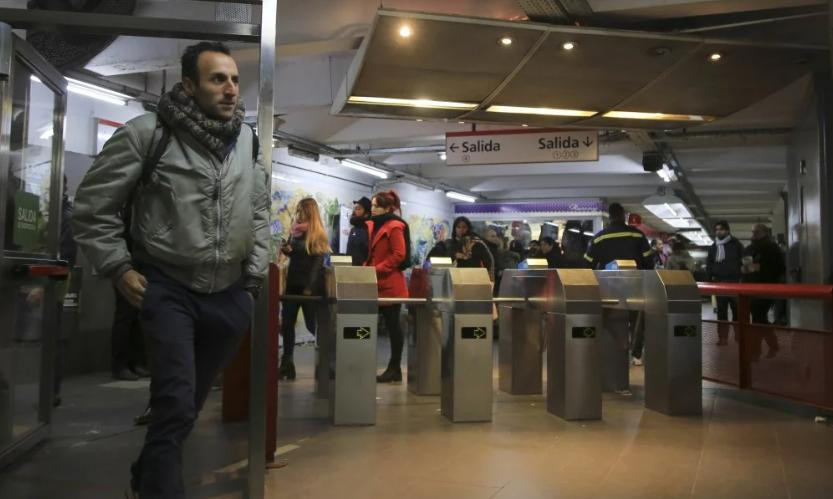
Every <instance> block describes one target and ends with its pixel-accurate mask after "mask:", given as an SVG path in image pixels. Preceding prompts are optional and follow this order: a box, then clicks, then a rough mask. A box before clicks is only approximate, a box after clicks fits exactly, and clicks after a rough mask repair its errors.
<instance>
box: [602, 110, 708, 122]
mask: <svg viewBox="0 0 833 499" xmlns="http://www.w3.org/2000/svg"><path fill="white" fill-rule="evenodd" d="M603 117H605V118H620V119H625V120H658V121H713V120H714V116H701V115H699V114H666V113H640V112H635V111H610V112H609V113H605V114H604V115H603Z"/></svg>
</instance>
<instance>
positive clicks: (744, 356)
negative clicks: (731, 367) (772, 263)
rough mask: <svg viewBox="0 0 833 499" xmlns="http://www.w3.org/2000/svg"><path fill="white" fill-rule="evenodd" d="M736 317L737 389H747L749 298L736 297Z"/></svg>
mask: <svg viewBox="0 0 833 499" xmlns="http://www.w3.org/2000/svg"><path fill="white" fill-rule="evenodd" d="M738 316H739V317H738V331H737V333H736V334H737V335H738V387H740V388H749V385H750V381H751V380H750V377H751V372H750V368H751V366H750V364H749V349H748V343H749V337H748V336H749V329H748V328H749V297H748V296H746V295H739V296H738Z"/></svg>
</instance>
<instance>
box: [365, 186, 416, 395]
mask: <svg viewBox="0 0 833 499" xmlns="http://www.w3.org/2000/svg"><path fill="white" fill-rule="evenodd" d="M370 213H371V217H370V220H368V221H367V232H368V234H369V238H370V250H369V258H368V260H367V263H366V264H365V265H367V266H370V267H375V269H376V281H377V285H378V287H379V297H380V298H407V297H408V286H407V285H406V283H405V276H404V275H403V274H402V271H403V270H405V269H406V268H408V265H410V261H411V244H410V243H411V235H410V230H409V229H408V224H407V223H406V222H405V221H404V220H402V218H401V217H400V216H399V215H401V213H402V208H401V202H400V200H399V195H398V194H397V193H396V191H393V190H390V191H385V192H377V193H376V194H374V195H373V198H372V199H371V202H370ZM397 213H398V214H399V215H397ZM401 309H402V305H401V304H399V303H396V304H384V305H382V304H380V305H379V314H380V315H381V316H382V320H384V321H385V328H386V329H387V331H388V334H389V335H390V361H389V362H388V367H387V369H385V371H384V372H383V373H382V374H380V375H378V376H376V381H377V382H378V383H392V382H393V383H395V382H401V381H402V367H401V363H402V347H403V345H404V337H403V335H402V325H401V324H400V322H399V313H400V311H401Z"/></svg>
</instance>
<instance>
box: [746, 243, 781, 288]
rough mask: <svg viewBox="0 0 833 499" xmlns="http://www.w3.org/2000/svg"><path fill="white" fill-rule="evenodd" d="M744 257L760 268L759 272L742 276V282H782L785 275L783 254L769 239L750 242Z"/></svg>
mask: <svg viewBox="0 0 833 499" xmlns="http://www.w3.org/2000/svg"><path fill="white" fill-rule="evenodd" d="M745 253H746V255H745V256H751V257H752V261H753V262H754V263H757V264H759V265H760V266H761V270H759V271H757V272H752V273H751V274H745V275H744V278H743V280H744V282H768V283H776V282H783V280H784V274H785V273H786V265H785V263H784V253H783V252H781V248H779V247H778V245H777V244H775V243H774V242H772V241H771V240H770V239H763V240H759V241H752V244H750V245H749V246H748V247H747V248H746V252H745Z"/></svg>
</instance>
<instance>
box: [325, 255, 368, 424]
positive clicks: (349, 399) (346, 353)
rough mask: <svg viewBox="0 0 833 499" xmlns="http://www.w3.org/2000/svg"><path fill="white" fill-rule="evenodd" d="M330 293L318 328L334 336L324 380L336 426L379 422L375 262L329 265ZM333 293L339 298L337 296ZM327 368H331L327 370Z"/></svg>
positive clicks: (330, 337)
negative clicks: (363, 265)
mask: <svg viewBox="0 0 833 499" xmlns="http://www.w3.org/2000/svg"><path fill="white" fill-rule="evenodd" d="M327 298H328V302H327V303H326V305H325V306H323V307H321V308H322V309H325V310H326V312H325V314H319V316H321V315H325V317H324V319H325V320H326V321H327V323H326V324H322V327H320V328H319V331H321V332H322V333H324V330H325V329H327V332H326V334H325V335H322V338H323V336H327V337H328V338H329V339H328V340H327V342H329V341H331V342H332V343H331V344H329V343H328V344H327V347H328V348H326V349H325V348H323V346H322V347H321V348H319V352H321V357H320V360H321V361H320V362H319V364H320V366H316V369H317V370H318V369H320V370H321V372H318V373H316V377H317V378H318V379H319V383H324V381H323V380H322V379H321V378H326V379H327V380H328V381H327V385H328V388H329V399H330V419H331V421H332V423H333V424H335V425H372V424H376V336H377V324H378V317H377V315H378V301H377V300H378V291H377V286H376V271H375V269H374V268H373V267H350V266H334V267H332V268H331V269H328V270H327ZM332 298H335V300H334V301H333V300H332ZM325 368H326V373H324V372H323V370H324V369H325Z"/></svg>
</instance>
